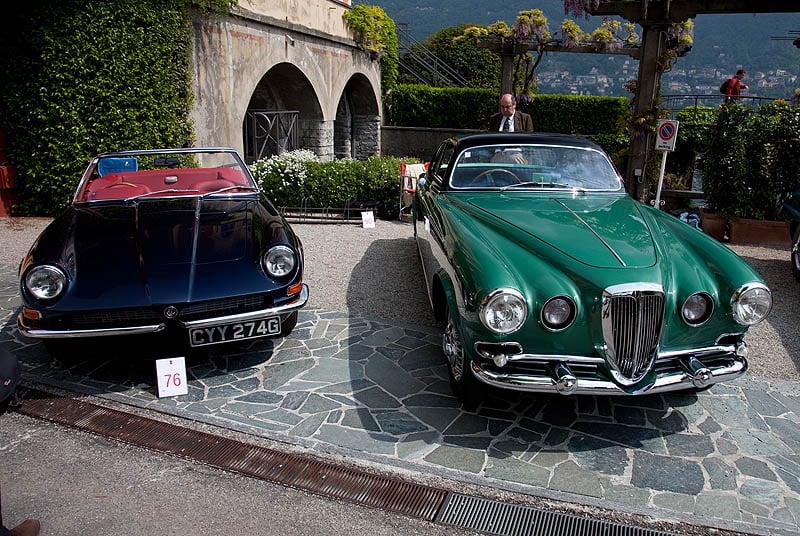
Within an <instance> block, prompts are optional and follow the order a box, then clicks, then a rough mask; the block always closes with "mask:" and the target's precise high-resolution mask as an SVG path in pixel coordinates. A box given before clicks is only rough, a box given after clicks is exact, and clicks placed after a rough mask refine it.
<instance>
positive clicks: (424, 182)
mask: <svg viewBox="0 0 800 536" xmlns="http://www.w3.org/2000/svg"><path fill="white" fill-rule="evenodd" d="M427 184H428V181H427V180H425V174H424V173H422V174H420V176H419V179H418V180H417V189H422V188H425V185H427Z"/></svg>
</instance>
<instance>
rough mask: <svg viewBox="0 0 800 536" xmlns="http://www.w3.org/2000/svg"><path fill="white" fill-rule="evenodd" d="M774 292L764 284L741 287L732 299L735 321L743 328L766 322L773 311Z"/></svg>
mask: <svg viewBox="0 0 800 536" xmlns="http://www.w3.org/2000/svg"><path fill="white" fill-rule="evenodd" d="M772 303H773V302H772V292H771V291H770V290H769V288H767V286H766V285H764V284H763V283H758V282H756V283H747V284H745V285H742V286H741V287H739V288H738V289H737V290H736V292H734V294H733V297H732V298H731V313H732V314H733V319H734V320H736V322H737V323H738V324H741V325H743V326H752V325H755V324H758V323H759V322H761V321H762V320H764V319H765V318H766V317H767V316H768V315H769V313H770V311H772Z"/></svg>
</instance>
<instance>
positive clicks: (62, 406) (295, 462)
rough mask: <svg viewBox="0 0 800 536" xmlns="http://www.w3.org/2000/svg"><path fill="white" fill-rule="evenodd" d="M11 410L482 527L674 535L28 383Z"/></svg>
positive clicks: (552, 534)
mask: <svg viewBox="0 0 800 536" xmlns="http://www.w3.org/2000/svg"><path fill="white" fill-rule="evenodd" d="M16 410H17V411H18V412H19V413H22V414H24V415H28V416H30V417H35V418H40V419H46V420H49V421H52V422H55V423H58V424H62V425H65V426H70V427H73V428H78V429H81V430H85V431H88V432H92V433H95V434H98V435H102V436H106V437H110V438H113V439H117V440H119V441H124V442H126V443H129V444H131V445H136V446H140V447H144V448H148V449H151V450H155V451H159V452H163V453H166V454H171V455H174V456H179V457H182V458H187V459H191V460H195V461H198V462H201V463H205V464H207V465H211V466H214V467H219V468H221V469H224V470H228V471H235V472H237V473H240V474H244V475H248V476H251V477H254V478H259V479H262V480H267V481H270V482H274V483H277V484H282V485H285V486H289V487H293V488H296V489H302V490H305V491H309V492H311V493H316V494H318V495H322V496H325V497H330V498H334V499H339V500H343V501H348V502H351V503H355V504H359V505H362V506H368V507H372V508H378V509H381V510H386V511H389V512H394V513H397V514H401V515H407V516H412V517H416V518H419V519H424V520H426V521H431V522H437V523H440V524H443V525H451V526H455V527H461V528H465V529H470V530H473V531H478V532H484V533H486V534H496V535H501V536H564V535H566V534H568V535H570V536H679V535H678V534H676V533H671V532H662V531H657V530H653V529H649V528H642V527H635V526H629V525H624V524H621V523H615V522H612V521H605V520H600V519H594V518H589V517H580V516H576V515H573V514H566V513H562V512H553V511H549V510H541V509H537V508H533V507H530V506H522V505H515V504H509V503H503V502H499V501H496V500H491V499H482V498H477V497H470V496H466V495H461V494H457V493H448V492H446V491H444V490H437V489H434V488H430V487H427V486H422V485H418V484H413V483H409V482H405V481H403V480H399V479H394V478H387V477H382V476H377V475H373V474H370V473H367V472H364V471H358V470H353V469H348V468H344V467H339V466H336V465H334V464H330V463H325V462H320V461H317V460H313V459H311V458H303V457H301V456H295V455H291V454H284V453H281V452H278V451H275V450H272V449H269V448H266V447H260V446H257V445H249V444H247V443H242V442H240V441H237V440H234V439H228V438H225V437H220V436H216V435H213V434H209V433H206V432H201V431H197V430H191V429H188V428H183V427H181V426H177V425H174V424H170V423H165V422H162V421H158V420H155V419H150V418H147V417H141V416H138V415H132V414H129V413H125V412H122V411H117V410H114V409H109V408H105V407H103V406H98V405H96V404H91V403H88V402H83V401H80V400H75V399H72V398H65V397H60V396H55V395H51V394H48V393H44V392H40V391H35V390H29V391H27V392H26V394H25V398H24V399H23V400H22V403H21V405H20V406H19V407H18V408H17V409H16Z"/></svg>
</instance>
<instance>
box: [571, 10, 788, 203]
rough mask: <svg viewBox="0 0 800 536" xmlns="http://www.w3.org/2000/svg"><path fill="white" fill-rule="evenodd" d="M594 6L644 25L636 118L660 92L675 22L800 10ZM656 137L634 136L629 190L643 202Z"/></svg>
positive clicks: (602, 13)
mask: <svg viewBox="0 0 800 536" xmlns="http://www.w3.org/2000/svg"><path fill="white" fill-rule="evenodd" d="M592 4H594V2H592V1H590V0H587V2H586V8H585V9H586V12H587V13H589V14H590V15H595V16H619V17H622V18H624V19H626V20H628V21H630V22H633V23H636V24H638V25H639V26H640V27H641V28H642V37H641V44H640V47H639V53H638V55H637V56H638V58H639V73H638V91H637V92H636V94H635V95H634V100H633V109H632V113H633V114H634V117H639V116H643V115H644V114H646V113H648V112H649V111H650V110H652V109H653V108H654V106H655V102H656V99H657V98H658V96H659V95H660V93H661V76H662V74H663V68H660V67H659V62H658V58H659V56H660V53H661V51H662V50H663V49H664V45H665V39H666V36H667V30H668V29H669V27H670V26H671V25H672V24H674V23H678V22H682V21H685V20H687V19H693V18H695V17H696V16H697V15H705V14H733V13H753V14H756V13H800V2H797V1H790V0H757V1H756V0H601V1H600V2H599V3H598V4H597V6H596V7H593V6H592ZM637 56H635V57H637ZM654 135H655V134H654V133H653V132H650V131H649V130H646V129H645V130H643V131H642V132H641V135H639V136H632V137H631V146H630V156H629V159H628V168H627V169H626V182H627V184H628V191H629V193H630V194H631V195H634V196H635V197H636V198H638V199H640V200H642V201H644V200H645V197H646V196H647V193H648V192H647V186H648V185H647V183H646V181H644V180H643V177H644V176H645V166H646V165H647V163H648V161H649V159H650V157H651V155H652V153H653V152H654V145H655V140H654V137H653V136H654Z"/></svg>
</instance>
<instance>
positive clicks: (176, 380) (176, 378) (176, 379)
mask: <svg viewBox="0 0 800 536" xmlns="http://www.w3.org/2000/svg"><path fill="white" fill-rule="evenodd" d="M164 376H166V377H167V387H169V384H170V382H172V386H173V387H180V385H181V384H182V383H183V380H181V373H180V372H174V373H172V374H170V373H167V374H164Z"/></svg>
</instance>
